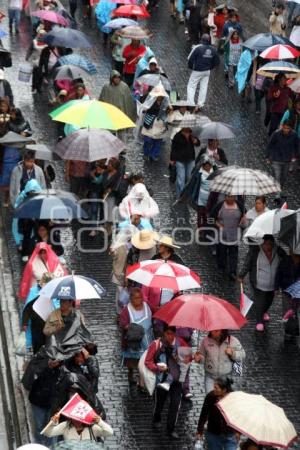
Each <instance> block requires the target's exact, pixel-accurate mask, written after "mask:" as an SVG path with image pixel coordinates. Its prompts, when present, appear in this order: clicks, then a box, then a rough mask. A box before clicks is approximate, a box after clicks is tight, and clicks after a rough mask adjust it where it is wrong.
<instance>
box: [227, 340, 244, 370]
mask: <svg viewBox="0 0 300 450" xmlns="http://www.w3.org/2000/svg"><path fill="white" fill-rule="evenodd" d="M228 346H230V336H229V338H228ZM229 358H230V357H229ZM230 360H231V361H232V376H234V377H241V376H242V375H243V362H242V361H234V360H233V359H232V358H230Z"/></svg>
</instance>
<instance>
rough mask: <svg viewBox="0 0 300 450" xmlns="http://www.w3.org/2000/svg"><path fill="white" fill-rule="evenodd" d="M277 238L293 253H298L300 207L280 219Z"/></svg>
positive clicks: (299, 247)
mask: <svg viewBox="0 0 300 450" xmlns="http://www.w3.org/2000/svg"><path fill="white" fill-rule="evenodd" d="M278 238H279V240H280V241H281V242H283V243H284V244H286V245H287V246H288V247H289V248H291V249H292V250H293V252H294V253H296V254H299V253H300V209H298V210H297V211H296V212H295V213H294V214H290V215H289V216H287V217H283V218H282V219H281V221H280V232H279V236H278Z"/></svg>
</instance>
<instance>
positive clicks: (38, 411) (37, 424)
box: [31, 404, 53, 447]
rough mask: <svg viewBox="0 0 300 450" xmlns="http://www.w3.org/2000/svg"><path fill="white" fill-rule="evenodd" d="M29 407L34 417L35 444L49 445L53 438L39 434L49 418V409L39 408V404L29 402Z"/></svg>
mask: <svg viewBox="0 0 300 450" xmlns="http://www.w3.org/2000/svg"><path fill="white" fill-rule="evenodd" d="M31 409H32V413H33V419H34V441H35V443H36V444H41V445H45V446H46V447H50V445H52V443H53V439H52V438H48V437H47V436H43V435H41V434H40V433H41V431H42V430H43V428H45V426H46V425H47V423H48V422H49V420H50V409H47V408H41V407H40V406H36V405H33V404H31Z"/></svg>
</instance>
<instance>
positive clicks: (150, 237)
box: [131, 230, 159, 250]
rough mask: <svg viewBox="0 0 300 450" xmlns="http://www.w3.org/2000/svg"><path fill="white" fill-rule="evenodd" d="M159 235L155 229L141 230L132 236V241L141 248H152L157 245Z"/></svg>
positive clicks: (136, 246)
mask: <svg viewBox="0 0 300 450" xmlns="http://www.w3.org/2000/svg"><path fill="white" fill-rule="evenodd" d="M158 238H159V236H158V234H157V233H156V232H155V231H150V230H141V231H139V232H138V233H135V234H134V235H133V236H132V238H131V243H132V245H133V246H134V247H135V248H138V249H139V250H150V248H152V247H154V246H155V245H156V242H157V240H158Z"/></svg>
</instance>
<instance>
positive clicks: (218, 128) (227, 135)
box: [199, 122, 235, 139]
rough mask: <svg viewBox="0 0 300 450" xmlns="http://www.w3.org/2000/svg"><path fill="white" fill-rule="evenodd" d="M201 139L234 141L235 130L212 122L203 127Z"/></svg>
mask: <svg viewBox="0 0 300 450" xmlns="http://www.w3.org/2000/svg"><path fill="white" fill-rule="evenodd" d="M199 137H200V138H201V139H232V138H234V137H235V134H234V128H233V127H231V126H230V125H227V123H223V122H210V123H208V124H206V125H204V126H203V128H202V130H201V132H200V134H199Z"/></svg>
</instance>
